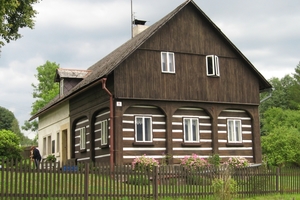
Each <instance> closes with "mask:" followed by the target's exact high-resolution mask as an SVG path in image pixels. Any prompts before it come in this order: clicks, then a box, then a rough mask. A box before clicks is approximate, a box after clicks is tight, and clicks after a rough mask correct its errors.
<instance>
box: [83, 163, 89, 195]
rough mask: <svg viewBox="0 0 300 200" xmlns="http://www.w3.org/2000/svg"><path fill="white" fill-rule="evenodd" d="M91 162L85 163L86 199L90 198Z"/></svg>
mask: <svg viewBox="0 0 300 200" xmlns="http://www.w3.org/2000/svg"><path fill="white" fill-rule="evenodd" d="M89 170H90V166H89V163H88V162H86V163H85V171H84V199H85V200H88V198H89Z"/></svg>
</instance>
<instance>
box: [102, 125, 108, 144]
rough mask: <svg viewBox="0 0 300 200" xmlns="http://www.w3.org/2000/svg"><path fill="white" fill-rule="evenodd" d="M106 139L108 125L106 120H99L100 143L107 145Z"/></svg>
mask: <svg viewBox="0 0 300 200" xmlns="http://www.w3.org/2000/svg"><path fill="white" fill-rule="evenodd" d="M107 140H108V125H107V120H103V121H102V122H101V145H107Z"/></svg>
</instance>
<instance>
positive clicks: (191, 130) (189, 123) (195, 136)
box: [183, 118, 199, 142]
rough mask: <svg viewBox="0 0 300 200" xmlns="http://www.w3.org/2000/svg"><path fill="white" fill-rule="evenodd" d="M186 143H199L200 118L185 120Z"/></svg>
mask: <svg viewBox="0 0 300 200" xmlns="http://www.w3.org/2000/svg"><path fill="white" fill-rule="evenodd" d="M183 126H184V142H199V120H198V118H183Z"/></svg>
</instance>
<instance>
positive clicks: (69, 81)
mask: <svg viewBox="0 0 300 200" xmlns="http://www.w3.org/2000/svg"><path fill="white" fill-rule="evenodd" d="M81 80H82V79H81V78H64V83H63V84H64V85H63V86H64V87H63V93H64V94H67V93H68V92H69V91H70V90H72V89H73V88H74V87H75V86H76V85H77V84H78V83H79V82H80V81H81Z"/></svg>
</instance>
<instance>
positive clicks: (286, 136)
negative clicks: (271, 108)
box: [261, 126, 300, 167]
mask: <svg viewBox="0 0 300 200" xmlns="http://www.w3.org/2000/svg"><path fill="white" fill-rule="evenodd" d="M261 142H262V151H263V154H264V155H265V157H266V158H267V163H268V164H269V165H274V166H281V167H282V166H291V165H300V134H299V130H297V129H296V128H288V127H286V126H282V127H280V126H279V127H277V128H275V129H273V130H272V132H271V133H269V134H268V135H267V136H262V138H261Z"/></svg>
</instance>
